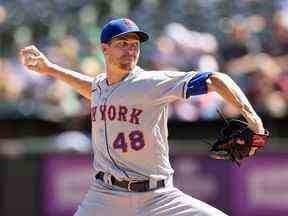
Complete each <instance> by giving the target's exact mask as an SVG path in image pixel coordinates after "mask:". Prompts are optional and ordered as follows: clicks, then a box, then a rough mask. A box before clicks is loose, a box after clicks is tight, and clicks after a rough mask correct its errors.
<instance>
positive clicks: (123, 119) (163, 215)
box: [20, 18, 265, 216]
mask: <svg viewBox="0 0 288 216" xmlns="http://www.w3.org/2000/svg"><path fill="white" fill-rule="evenodd" d="M148 39H149V36H148V34H147V33H146V32H144V31H142V30H140V29H139V27H138V26H137V25H136V24H135V23H134V22H133V21H132V20H130V19H127V18H119V19H114V20H111V21H110V22H108V23H107V24H106V25H105V26H104V27H103V28H102V32H101V48H102V51H103V53H104V56H105V62H106V69H105V73H102V74H100V75H98V76H96V77H94V78H91V77H88V76H85V75H83V74H81V73H77V72H74V71H71V70H68V69H65V68H62V67H60V66H58V65H55V64H53V63H51V62H50V61H49V60H48V59H47V58H46V57H45V55H44V54H43V53H41V52H40V51H39V50H38V49H37V48H36V47H34V46H28V47H26V48H23V49H22V50H21V52H20V55H21V57H22V62H23V64H24V65H25V66H26V67H27V68H28V69H30V70H34V71H37V72H39V73H42V74H44V75H48V76H51V77H53V78H55V79H59V80H62V81H64V82H66V83H68V84H69V85H70V86H71V87H73V88H74V89H75V90H76V91H77V92H79V93H80V94H81V95H83V96H84V97H85V98H87V99H88V100H90V101H91V121H92V145H93V151H94V162H93V167H94V170H95V181H94V182H93V183H92V185H91V187H90V189H89V191H88V193H87V195H86V197H85V198H84V200H83V201H82V203H81V204H80V205H79V208H78V210H77V211H76V213H75V215H76V216H95V215H123V216H124V215H125V216H174V215H177V216H180V215H181V216H185V215H187V216H188V215H189V216H191V215H192V216H208V215H209V216H220V215H221V216H224V215H226V214H225V213H223V212H221V211H220V210H217V209H216V208H214V207H212V206H210V205H208V204H206V203H204V202H202V201H200V200H197V199H195V198H193V197H190V196H188V195H186V194H184V193H183V192H181V191H180V190H179V189H177V188H175V187H174V186H173V181H172V178H173V169H172V167H171V166H170V163H169V157H168V156H169V147H168V141H167V137H168V130H167V116H168V115H167V112H168V110H167V108H168V104H169V103H171V102H173V101H175V100H186V99H189V98H190V97H192V96H194V95H201V94H206V93H208V92H211V91H215V92H217V93H218V94H220V95H221V96H222V97H223V98H224V99H226V100H227V101H228V102H230V103H231V104H233V105H234V106H235V107H236V108H237V109H238V110H239V111H240V112H241V113H242V115H243V116H244V117H245V119H246V120H247V128H248V129H249V130H250V131H251V132H252V133H253V134H258V135H263V134H265V130H264V128H263V125H262V121H261V119H260V118H259V117H258V115H257V114H256V112H255V111H254V110H253V108H252V106H251V105H250V103H249V102H248V100H247V99H246V97H245V95H244V94H243V93H242V91H241V90H240V89H239V87H238V86H237V85H236V84H235V83H234V82H233V81H232V79H231V78H230V77H229V76H227V75H225V74H223V73H219V72H201V71H199V72H194V71H191V72H177V71H145V70H143V69H142V68H140V67H138V66H137V62H138V59H139V55H140V43H142V42H144V41H147V40H148ZM214 150H215V149H214ZM254 150H255V149H254ZM254 150H253V149H252V148H251V152H252V153H251V154H250V155H249V156H251V155H253V152H254ZM75 175H77V174H75Z"/></svg>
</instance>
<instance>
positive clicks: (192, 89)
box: [186, 72, 212, 98]
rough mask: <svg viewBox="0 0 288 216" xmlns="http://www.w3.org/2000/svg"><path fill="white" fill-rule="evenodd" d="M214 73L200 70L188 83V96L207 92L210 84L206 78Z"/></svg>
mask: <svg viewBox="0 0 288 216" xmlns="http://www.w3.org/2000/svg"><path fill="white" fill-rule="evenodd" d="M211 75H212V72H198V73H197V74H196V75H195V76H193V77H192V78H191V79H190V80H189V81H188V83H187V90H186V98H189V97H190V96H195V95H201V94H206V93H207V92H208V86H207V83H206V80H207V79H208V78H209V77H210V76H211Z"/></svg>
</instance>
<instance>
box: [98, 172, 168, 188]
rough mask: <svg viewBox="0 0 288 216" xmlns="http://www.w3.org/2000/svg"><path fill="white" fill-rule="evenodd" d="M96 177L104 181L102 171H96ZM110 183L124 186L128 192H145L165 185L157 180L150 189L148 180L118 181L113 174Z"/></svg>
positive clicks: (162, 181)
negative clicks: (154, 185) (154, 186)
mask: <svg viewBox="0 0 288 216" xmlns="http://www.w3.org/2000/svg"><path fill="white" fill-rule="evenodd" d="M95 178H96V179H100V180H101V181H104V172H98V173H97V174H96V176H95ZM111 183H112V185H116V186H118V187H121V188H125V189H127V190H128V191H130V192H147V191H151V190H156V189H159V188H163V187H165V181H164V180H160V181H157V186H156V188H153V189H150V186H149V181H148V180H146V181H136V182H135V181H125V180H124V181H118V180H117V179H116V178H115V177H114V176H111Z"/></svg>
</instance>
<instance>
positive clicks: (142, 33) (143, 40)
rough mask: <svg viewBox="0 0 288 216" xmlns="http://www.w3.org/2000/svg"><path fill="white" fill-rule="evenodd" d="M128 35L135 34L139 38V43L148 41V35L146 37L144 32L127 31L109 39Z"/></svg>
mask: <svg viewBox="0 0 288 216" xmlns="http://www.w3.org/2000/svg"><path fill="white" fill-rule="evenodd" d="M129 33H136V34H137V35H138V36H139V41H140V42H141V43H142V42H145V41H147V40H149V35H148V34H147V33H146V32H144V31H128V32H123V33H121V34H118V35H115V36H114V37H112V38H111V39H113V38H116V37H119V36H122V35H125V34H129Z"/></svg>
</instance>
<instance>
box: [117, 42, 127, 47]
mask: <svg viewBox="0 0 288 216" xmlns="http://www.w3.org/2000/svg"><path fill="white" fill-rule="evenodd" d="M127 45H128V43H127V42H126V41H119V43H118V46H119V47H126V46H127Z"/></svg>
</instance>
